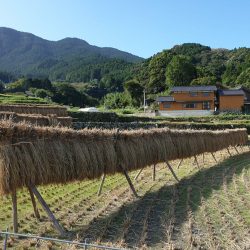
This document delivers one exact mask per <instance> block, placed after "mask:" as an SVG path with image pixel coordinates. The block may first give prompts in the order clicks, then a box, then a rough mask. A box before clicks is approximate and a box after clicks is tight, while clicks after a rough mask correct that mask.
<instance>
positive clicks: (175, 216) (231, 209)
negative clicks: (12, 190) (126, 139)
mask: <svg viewBox="0 0 250 250" xmlns="http://www.w3.org/2000/svg"><path fill="white" fill-rule="evenodd" d="M244 150H245V151H247V149H246V148H245V149H244ZM231 152H232V153H233V154H236V153H235V151H233V149H231ZM249 157H250V153H242V154H241V155H234V156H233V157H231V158H228V154H227V152H226V151H222V152H217V153H216V158H217V159H218V160H219V163H215V162H214V160H213V158H212V157H211V156H210V155H209V154H206V155H205V163H204V164H203V162H202V157H201V156H199V157H198V161H199V163H200V165H201V166H203V168H202V169H201V170H200V171H199V170H198V168H197V166H196V165H195V164H194V163H193V159H186V160H184V162H183V164H182V165H181V167H180V168H179V169H176V168H175V171H176V174H177V176H178V177H179V179H180V182H179V183H177V182H176V180H175V179H174V178H173V177H172V175H171V173H170V172H169V170H168V169H167V168H166V166H165V165H163V164H159V165H157V171H156V181H153V180H152V177H151V174H152V168H151V167H148V168H146V169H144V170H143V171H142V174H141V175H140V177H139V178H138V180H137V181H136V182H135V181H134V183H135V188H136V190H137V192H138V194H139V195H140V198H139V199H135V198H134V197H133V196H132V194H131V192H130V191H129V188H128V184H127V182H126V180H125V178H124V176H122V175H120V174H117V175H115V176H110V177H108V178H107V179H106V181H105V183H104V188H103V193H102V195H101V196H99V197H98V196H97V195H96V193H97V190H98V187H99V184H100V180H94V181H84V182H75V183H70V184H67V185H49V186H43V187H38V188H39V190H40V192H41V194H42V196H43V197H44V198H45V200H46V201H47V203H48V204H49V206H50V208H51V210H52V211H53V212H54V213H55V216H56V217H57V218H58V219H59V221H60V223H61V224H62V225H63V226H64V227H65V228H66V229H67V230H69V231H70V232H71V234H70V236H69V239H76V238H78V239H79V240H83V241H84V239H85V238H91V240H90V241H91V242H95V243H100V244H105V245H116V246H120V247H122V246H123V247H138V248H153V249H188V248H189V249H216V248H219V249H248V248H249V246H250V238H249V227H250V210H249V207H250V195H249V191H250V160H249V159H250V158H249ZM171 165H172V166H173V167H175V166H177V165H178V161H174V162H171ZM135 175H136V172H132V173H130V176H131V178H133V177H134V176H135ZM18 202H19V203H18V211H19V223H20V232H23V233H32V234H38V235H46V236H52V237H58V235H57V233H56V231H55V230H54V228H53V226H52V225H51V223H50V222H49V221H48V219H47V216H46V214H45V213H44V212H43V211H42V209H41V207H40V206H39V211H40V213H41V215H42V219H41V221H37V220H36V219H35V217H34V214H33V211H32V206H31V202H30V198H29V195H28V193H27V191H26V190H25V189H24V190H21V191H19V192H18ZM11 214H12V210H11V202H10V197H5V198H3V199H1V200H0V230H4V229H6V228H7V227H9V228H10V230H12V226H11ZM33 244H34V241H25V240H17V241H15V242H12V241H11V240H10V242H9V246H12V247H17V246H18V247H20V248H21V247H24V249H25V247H26V249H27V248H28V249H35V248H34V247H33ZM44 244H45V245H43V246H41V247H42V248H45V247H47V248H48V244H52V245H53V249H59V247H60V246H59V245H57V244H54V243H44ZM46 244H47V245H46ZM0 246H1V242H0ZM64 247H65V248H64V249H67V247H68V246H64ZM15 249H17V248H15ZM21 249H22V248H21Z"/></svg>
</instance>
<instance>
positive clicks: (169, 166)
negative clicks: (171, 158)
mask: <svg viewBox="0 0 250 250" xmlns="http://www.w3.org/2000/svg"><path fill="white" fill-rule="evenodd" d="M166 164H167V167H168V168H169V170H170V172H171V173H172V175H173V176H174V178H175V179H176V180H177V181H178V182H180V181H179V179H178V177H177V175H176V174H175V172H174V170H173V168H172V167H171V165H170V164H169V162H168V161H166Z"/></svg>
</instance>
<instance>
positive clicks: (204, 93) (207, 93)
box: [202, 92, 210, 96]
mask: <svg viewBox="0 0 250 250" xmlns="http://www.w3.org/2000/svg"><path fill="white" fill-rule="evenodd" d="M202 95H203V96H210V93H209V92H203V93H202Z"/></svg>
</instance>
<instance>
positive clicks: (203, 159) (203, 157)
mask: <svg viewBox="0 0 250 250" xmlns="http://www.w3.org/2000/svg"><path fill="white" fill-rule="evenodd" d="M202 161H203V164H204V163H205V153H203V154H202Z"/></svg>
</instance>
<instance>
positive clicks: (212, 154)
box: [211, 152, 217, 163]
mask: <svg viewBox="0 0 250 250" xmlns="http://www.w3.org/2000/svg"><path fill="white" fill-rule="evenodd" d="M211 155H212V156H213V158H214V160H215V162H216V163H217V160H216V158H215V156H214V153H213V152H211Z"/></svg>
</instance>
